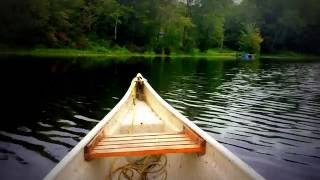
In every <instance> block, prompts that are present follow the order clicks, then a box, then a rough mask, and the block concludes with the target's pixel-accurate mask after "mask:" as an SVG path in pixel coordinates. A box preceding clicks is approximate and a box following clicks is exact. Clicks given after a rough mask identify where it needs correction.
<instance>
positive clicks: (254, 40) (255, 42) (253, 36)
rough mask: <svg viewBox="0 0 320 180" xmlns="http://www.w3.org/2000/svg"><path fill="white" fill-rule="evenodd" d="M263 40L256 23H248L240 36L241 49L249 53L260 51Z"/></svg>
mask: <svg viewBox="0 0 320 180" xmlns="http://www.w3.org/2000/svg"><path fill="white" fill-rule="evenodd" d="M262 41H263V39H262V37H261V34H260V30H259V28H257V27H256V26H255V25H254V24H247V25H245V26H244V30H243V31H241V35H240V38H239V46H240V50H241V51H245V52H248V53H260V44H261V43H262Z"/></svg>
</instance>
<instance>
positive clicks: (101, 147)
mask: <svg viewBox="0 0 320 180" xmlns="http://www.w3.org/2000/svg"><path fill="white" fill-rule="evenodd" d="M91 144H93V146H92V145H91ZM204 152H205V141H204V140H203V139H202V138H201V137H200V136H198V135H197V134H195V133H194V132H193V131H191V130H190V129H188V128H185V129H184V131H183V132H181V133H171V132H170V133H168V132H166V133H141V134H119V135H112V136H107V137H102V138H101V137H100V138H98V142H94V143H90V144H89V145H87V146H86V148H85V159H86V160H88V161H89V160H92V159H94V158H104V157H112V156H143V155H150V154H167V153H200V154H203V153H204Z"/></svg>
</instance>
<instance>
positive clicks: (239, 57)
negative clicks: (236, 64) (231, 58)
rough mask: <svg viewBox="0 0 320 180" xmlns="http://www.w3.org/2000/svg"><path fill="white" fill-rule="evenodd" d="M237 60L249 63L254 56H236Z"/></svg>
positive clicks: (245, 54)
mask: <svg viewBox="0 0 320 180" xmlns="http://www.w3.org/2000/svg"><path fill="white" fill-rule="evenodd" d="M237 59H239V60H244V61H251V60H254V54H250V53H241V54H237Z"/></svg>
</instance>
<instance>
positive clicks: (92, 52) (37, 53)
mask: <svg viewBox="0 0 320 180" xmlns="http://www.w3.org/2000/svg"><path fill="white" fill-rule="evenodd" d="M237 53H239V52H237V51H233V50H228V49H210V50H208V51H206V52H200V51H199V50H197V49H196V50H192V51H191V52H188V53H186V52H173V53H171V54H170V55H164V54H155V53H154V52H150V51H147V52H144V53H136V52H130V51H129V50H127V49H126V48H117V49H105V48H103V49H81V50H80V49H52V48H37V49H1V50H0V55H16V56H34V57H171V58H183V57H194V58H224V59H236V54H237ZM259 57H260V58H264V59H320V57H319V56H315V55H309V54H299V53H295V52H279V53H275V54H262V55H260V56H259Z"/></svg>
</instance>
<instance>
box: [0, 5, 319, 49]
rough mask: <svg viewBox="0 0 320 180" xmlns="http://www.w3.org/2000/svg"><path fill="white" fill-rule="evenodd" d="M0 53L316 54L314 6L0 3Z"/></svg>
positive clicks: (317, 35) (316, 17)
mask: <svg viewBox="0 0 320 180" xmlns="http://www.w3.org/2000/svg"><path fill="white" fill-rule="evenodd" d="M0 27H1V28H0V48H8V47H9V48H35V47H45V48H75V49H96V50H102V51H103V50H104V49H112V48H125V49H128V50H130V51H131V52H141V53H142V52H145V51H152V52H155V53H157V54H163V53H164V54H170V53H171V52H205V51H207V50H209V49H230V50H236V51H246V52H250V53H260V52H261V53H277V52H281V51H283V52H287V51H288V52H289V51H290V52H291V51H292V52H298V53H310V54H320V46H319V42H320V3H319V0H237V1H236V0H2V1H0Z"/></svg>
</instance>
